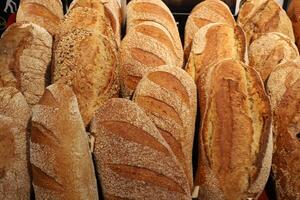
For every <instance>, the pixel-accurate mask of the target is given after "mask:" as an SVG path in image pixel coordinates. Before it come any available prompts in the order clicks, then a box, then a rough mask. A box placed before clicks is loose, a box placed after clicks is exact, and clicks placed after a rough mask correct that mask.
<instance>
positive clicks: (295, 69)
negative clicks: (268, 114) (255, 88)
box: [267, 57, 300, 110]
mask: <svg viewBox="0 0 300 200" xmlns="http://www.w3.org/2000/svg"><path fill="white" fill-rule="evenodd" d="M299 79H300V58H299V57H298V58H297V59H295V60H291V61H287V62H285V63H282V64H280V65H278V66H277V67H276V68H275V69H274V70H273V71H272V73H271V74H270V77H269V79H268V83H267V90H268V93H269V95H270V97H271V105H272V109H273V110H274V109H276V107H277V106H278V104H279V102H280V101H281V98H282V97H283V95H284V94H285V93H286V92H287V89H288V88H290V87H291V86H292V85H294V84H295V83H296V82H297V81H298V80H299Z"/></svg>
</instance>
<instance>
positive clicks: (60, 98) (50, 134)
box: [30, 84, 98, 200]
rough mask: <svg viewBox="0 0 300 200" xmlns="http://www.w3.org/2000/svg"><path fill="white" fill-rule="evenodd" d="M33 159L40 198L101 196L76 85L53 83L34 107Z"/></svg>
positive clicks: (89, 197) (32, 165)
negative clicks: (75, 91)
mask: <svg viewBox="0 0 300 200" xmlns="http://www.w3.org/2000/svg"><path fill="white" fill-rule="evenodd" d="M32 112H33V116H32V127H31V131H32V132H31V138H30V139H31V141H30V162H31V167H32V176H33V187H34V193H35V198H36V199H43V200H44V199H49V200H50V199H82V200H83V199H87V200H94V199H98V192H97V183H96V177H95V171H94V167H93V162H92V156H91V154H90V152H89V144H88V136H87V134H86V132H85V127H84V123H83V121H82V118H81V116H80V112H79V108H78V105H77V100H76V96H75V94H74V93H73V92H72V89H71V88H69V87H67V86H66V85H64V84H53V85H51V86H49V87H48V88H47V89H46V90H45V93H44V95H43V97H42V98H41V100H40V102H39V104H38V105H36V106H34V107H33V109H32Z"/></svg>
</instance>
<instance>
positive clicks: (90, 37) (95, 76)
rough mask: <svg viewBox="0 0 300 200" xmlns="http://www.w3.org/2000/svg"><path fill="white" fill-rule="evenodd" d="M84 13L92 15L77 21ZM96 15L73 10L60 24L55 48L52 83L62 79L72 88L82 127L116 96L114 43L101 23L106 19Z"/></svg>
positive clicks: (90, 11) (116, 65)
mask: <svg viewBox="0 0 300 200" xmlns="http://www.w3.org/2000/svg"><path fill="white" fill-rule="evenodd" d="M83 13H85V14H87V15H92V13H95V15H94V17H93V18H90V19H86V20H85V19H81V18H80V16H82V14H83ZM97 16H98V15H97V11H95V10H93V9H91V8H74V9H73V10H72V11H71V12H70V13H69V16H68V17H67V18H66V20H64V21H63V23H62V24H61V27H60V31H59V34H58V37H56V38H55V45H54V56H53V57H54V61H53V82H56V81H58V80H60V79H62V80H63V82H64V83H66V84H68V85H69V86H72V88H73V90H74V93H75V94H76V96H77V99H78V103H79V108H80V112H81V115H82V117H83V120H84V123H85V125H87V124H88V123H89V122H90V120H91V118H92V116H93V114H94V112H95V111H96V110H97V109H98V108H99V107H100V106H101V105H102V104H103V103H105V101H106V100H107V99H109V98H111V97H114V96H118V93H119V83H118V77H117V73H118V71H117V70H118V69H117V68H118V64H119V56H118V54H117V52H116V44H115V42H114V40H113V39H112V38H111V37H110V36H111V35H112V30H111V29H110V28H107V27H105V26H104V25H105V24H106V23H105V22H102V21H101V20H105V18H103V17H102V18H98V17H97ZM97 20H99V22H96V21H97ZM79 22H80V23H81V24H78V23H79ZM67 27H70V28H68V29H66V28H67ZM101 28H103V29H101ZM65 30H66V31H65ZM106 33H107V35H105V34H106Z"/></svg>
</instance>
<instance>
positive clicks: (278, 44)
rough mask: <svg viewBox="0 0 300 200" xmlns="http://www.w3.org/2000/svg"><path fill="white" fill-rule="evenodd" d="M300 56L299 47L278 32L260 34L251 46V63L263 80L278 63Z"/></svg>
mask: <svg viewBox="0 0 300 200" xmlns="http://www.w3.org/2000/svg"><path fill="white" fill-rule="evenodd" d="M298 56H299V52H298V49H297V47H296V45H295V44H294V43H293V42H292V41H291V40H290V38H288V37H287V36H285V35H283V34H281V33H277V32H272V33H265V34H262V35H260V36H258V38H257V39H256V40H254V41H253V42H252V44H251V45H250V47H249V65H250V66H253V67H254V68H255V70H256V71H258V73H259V75H260V76H261V78H262V80H263V81H266V80H267V79H268V77H269V75H270V73H271V72H272V70H273V69H275V67H276V66H277V65H278V64H280V63H283V62H285V61H287V60H293V59H295V58H297V57H298Z"/></svg>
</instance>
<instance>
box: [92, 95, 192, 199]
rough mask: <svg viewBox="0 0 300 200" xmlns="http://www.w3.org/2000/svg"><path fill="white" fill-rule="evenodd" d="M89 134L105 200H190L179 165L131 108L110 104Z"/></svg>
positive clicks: (116, 102) (149, 125) (117, 102)
mask: <svg viewBox="0 0 300 200" xmlns="http://www.w3.org/2000/svg"><path fill="white" fill-rule="evenodd" d="M91 131H92V134H93V136H94V137H95V148H94V155H95V161H96V166H97V172H98V177H99V180H101V185H102V190H103V193H104V198H105V199H149V200H150V199H191V196H190V188H189V185H188V180H187V178H186V175H185V173H184V171H183V169H182V168H181V165H180V163H179V162H178V161H177V159H176V157H175V156H174V154H173V152H172V151H171V149H170V147H169V145H168V144H167V143H166V141H165V140H164V139H163V137H162V136H161V135H160V133H159V131H158V129H157V128H156V127H155V125H154V124H153V122H151V120H150V119H149V118H148V117H147V115H146V114H145V113H144V112H143V111H142V110H141V109H140V108H139V107H138V106H137V105H136V104H135V103H133V102H131V101H129V100H126V99H111V100H109V101H108V102H107V103H106V104H105V105H104V106H103V107H102V108H100V109H99V110H98V111H97V114H96V116H95V118H94V119H93V122H92V125H91Z"/></svg>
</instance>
